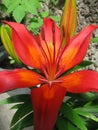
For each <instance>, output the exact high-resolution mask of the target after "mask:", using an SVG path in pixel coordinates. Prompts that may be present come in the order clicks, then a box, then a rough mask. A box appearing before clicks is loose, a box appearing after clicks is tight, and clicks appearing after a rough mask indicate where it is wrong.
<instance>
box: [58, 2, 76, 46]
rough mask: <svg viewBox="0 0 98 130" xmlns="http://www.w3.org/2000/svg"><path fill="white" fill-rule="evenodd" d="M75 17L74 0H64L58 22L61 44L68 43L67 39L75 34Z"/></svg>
mask: <svg viewBox="0 0 98 130" xmlns="http://www.w3.org/2000/svg"><path fill="white" fill-rule="evenodd" d="M76 17H77V14H76V0H66V1H65V5H64V10H63V13H62V17H61V23H60V27H61V31H62V38H63V45H64V44H66V43H68V40H69V39H70V38H71V37H72V36H73V35H74V34H75V31H76V23H77V18H76Z"/></svg>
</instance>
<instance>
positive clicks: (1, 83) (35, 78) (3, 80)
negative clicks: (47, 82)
mask: <svg viewBox="0 0 98 130" xmlns="http://www.w3.org/2000/svg"><path fill="white" fill-rule="evenodd" d="M39 78H41V76H40V75H39V74H37V73H35V72H33V71H30V70H25V69H15V70H10V71H8V70H6V71H1V72H0V93H3V92H5V91H9V90H12V89H16V88H26V87H32V86H35V85H37V84H40V83H41V81H40V80H39Z"/></svg>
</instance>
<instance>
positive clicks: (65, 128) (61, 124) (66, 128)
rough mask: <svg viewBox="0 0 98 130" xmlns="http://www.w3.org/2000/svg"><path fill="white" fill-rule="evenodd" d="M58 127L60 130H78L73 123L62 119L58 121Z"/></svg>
mask: <svg viewBox="0 0 98 130" xmlns="http://www.w3.org/2000/svg"><path fill="white" fill-rule="evenodd" d="M56 127H57V128H58V130H77V128H76V127H75V126H74V125H73V124H72V123H71V122H69V121H68V120H65V119H63V118H61V117H59V118H58V119H57V122H56Z"/></svg>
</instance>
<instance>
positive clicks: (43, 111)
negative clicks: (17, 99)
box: [31, 84, 66, 130]
mask: <svg viewBox="0 0 98 130" xmlns="http://www.w3.org/2000/svg"><path fill="white" fill-rule="evenodd" d="M65 93H66V89H65V88H64V87H59V86H58V85H54V86H52V87H51V88H50V87H49V86H48V84H45V85H43V86H42V87H40V88H33V89H32V92H31V96H32V102H33V109H34V123H35V124H34V126H35V129H34V130H53V127H54V125H55V122H56V119H57V115H58V112H59V109H60V106H61V104H62V100H63V98H64V96H65Z"/></svg>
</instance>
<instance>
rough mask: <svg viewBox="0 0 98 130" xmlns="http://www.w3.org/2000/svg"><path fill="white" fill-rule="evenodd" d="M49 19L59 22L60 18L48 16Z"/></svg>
mask: <svg viewBox="0 0 98 130" xmlns="http://www.w3.org/2000/svg"><path fill="white" fill-rule="evenodd" d="M50 18H52V19H53V20H54V21H55V22H59V21H60V16H50Z"/></svg>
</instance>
